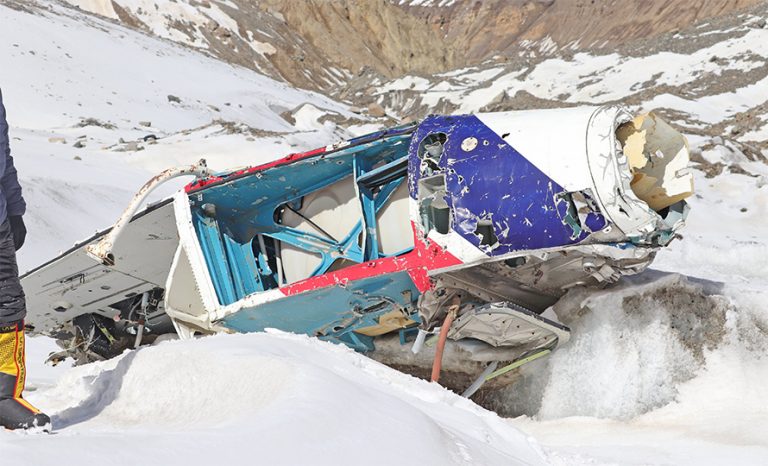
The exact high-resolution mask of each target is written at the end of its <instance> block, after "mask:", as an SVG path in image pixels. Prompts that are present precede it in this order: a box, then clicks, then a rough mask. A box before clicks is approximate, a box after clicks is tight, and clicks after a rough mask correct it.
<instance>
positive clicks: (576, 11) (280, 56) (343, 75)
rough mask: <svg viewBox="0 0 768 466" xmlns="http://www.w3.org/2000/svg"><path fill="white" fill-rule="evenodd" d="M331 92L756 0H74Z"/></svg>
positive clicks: (641, 30)
mask: <svg viewBox="0 0 768 466" xmlns="http://www.w3.org/2000/svg"><path fill="white" fill-rule="evenodd" d="M66 1H67V2H69V3H71V4H74V5H76V6H78V7H80V8H83V9H86V10H88V11H91V12H94V13H96V14H100V15H102V16H107V17H111V18H113V19H114V20H116V21H120V22H122V23H124V24H126V25H128V26H132V27H138V28H141V29H144V30H147V31H149V32H151V33H153V34H155V35H158V36H161V37H164V38H167V39H171V40H174V41H177V42H181V43H184V44H186V45H189V46H191V47H195V48H198V49H204V50H207V51H208V52H209V53H212V54H214V55H216V56H218V57H220V58H223V59H225V60H227V61H229V62H232V63H236V64H239V65H242V66H246V67H249V68H253V69H256V70H259V71H261V72H264V73H266V74H269V75H271V76H273V77H279V78H282V79H284V80H286V81H288V82H290V83H291V84H294V85H297V86H300V87H306V88H311V89H317V90H321V91H324V92H328V91H330V90H332V89H334V88H335V87H337V86H339V85H340V84H342V83H345V82H347V81H348V80H349V79H351V78H352V77H353V76H355V75H358V74H365V72H366V71H369V70H370V71H374V72H375V73H377V74H380V75H381V76H382V77H385V78H394V77H398V76H401V75H403V74H408V73H416V74H432V73H440V72H445V71H448V70H452V69H458V68H463V67H467V66H472V65H477V64H479V63H481V62H483V61H485V60H487V59H490V58H493V57H498V56H502V57H514V56H518V55H519V54H520V53H522V52H525V51H530V50H535V51H536V52H538V53H541V54H545V55H554V54H557V53H560V52H563V51H566V50H567V51H569V52H572V51H576V50H582V49H595V48H605V49H610V48H613V47H616V46H617V45H621V44H626V43H627V42H628V41H632V40H637V39H648V38H653V37H657V36H659V35H662V34H665V33H669V32H672V31H676V30H681V29H684V28H687V27H689V26H691V25H693V24H695V23H700V22H702V21H704V20H707V19H708V18H713V17H719V16H722V15H725V14H728V13H731V12H734V11H739V10H741V9H743V8H747V7H750V6H752V5H754V4H757V3H760V0H697V1H674V2H670V1H667V0H645V1H642V2H640V1H629V0H611V1H595V0H485V1H476V0H469V1H462V0H336V1H327V0H256V1H254V0H177V1H163V0H66Z"/></svg>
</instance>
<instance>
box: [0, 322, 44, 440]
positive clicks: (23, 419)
mask: <svg viewBox="0 0 768 466" xmlns="http://www.w3.org/2000/svg"><path fill="white" fill-rule="evenodd" d="M26 375H27V369H26V361H25V358H24V322H23V321H22V322H16V323H14V324H8V325H0V426H2V427H5V428H6V429H11V430H13V429H30V428H39V429H41V430H44V431H46V432H49V431H50V430H51V418H49V417H48V416H46V415H45V414H43V413H41V412H40V410H38V409H37V408H35V407H34V406H32V405H31V404H29V403H28V402H27V401H26V400H25V399H24V398H22V396H21V393H22V392H23V391H24V382H25V379H26Z"/></svg>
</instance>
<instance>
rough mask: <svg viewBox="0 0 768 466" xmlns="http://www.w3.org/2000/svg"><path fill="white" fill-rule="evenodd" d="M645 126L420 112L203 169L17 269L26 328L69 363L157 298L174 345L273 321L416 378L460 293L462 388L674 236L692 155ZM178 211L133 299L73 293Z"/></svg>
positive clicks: (137, 250)
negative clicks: (554, 313) (226, 167)
mask: <svg viewBox="0 0 768 466" xmlns="http://www.w3.org/2000/svg"><path fill="white" fill-rule="evenodd" d="M651 118H652V121H651V120H649V121H651V122H652V123H654V124H656V126H653V127H651V126H649V125H648V124H647V123H645V122H644V121H643V120H639V123H638V122H637V121H636V122H635V126H636V128H635V129H634V130H633V131H634V132H635V133H638V134H640V132H642V138H643V139H642V141H641V142H644V141H648V142H647V143H646V146H643V145H642V144H640V143H638V142H637V141H638V140H639V139H640V138H641V136H632V137H633V138H634V139H632V141H631V145H630V144H628V143H627V142H626V141H627V140H628V138H627V137H626V134H629V133H630V132H631V131H628V130H627V129H626V128H627V126H624V127H623V128H624V129H623V130H622V131H621V133H622V138H621V139H619V138H617V129H618V128H619V127H622V125H627V124H628V123H629V122H632V121H633V116H632V115H631V114H629V113H628V112H627V111H626V110H625V109H623V108H622V107H618V106H605V107H582V108H574V109H560V110H541V111H525V112H508V113H490V114H478V115H457V116H430V117H428V118H426V119H425V120H424V121H422V122H421V123H420V124H418V125H408V126H403V127H399V128H394V129H391V130H386V131H382V132H378V133H374V134H371V135H368V136H363V137H361V138H356V139H352V140H350V141H345V142H342V143H339V144H336V145H333V146H328V147H326V148H321V149H317V150H315V151H310V152H307V153H303V154H294V155H291V156H288V157H286V158H285V159H281V160H278V161H276V162H272V163H270V164H266V165H263V166H258V167H253V168H249V169H244V170H238V171H236V172H232V173H224V174H218V175H216V176H207V177H204V178H201V179H198V180H197V181H196V182H195V183H192V184H190V185H189V186H187V187H186V188H185V190H183V191H181V192H179V193H177V194H176V195H175V196H174V197H173V201H172V204H167V206H168V207H167V208H166V209H164V210H163V212H164V215H165V216H164V217H162V218H165V219H166V220H165V221H164V220H162V219H160V220H158V219H157V218H156V217H158V216H159V214H157V213H156V214H155V215H154V216H153V215H146V214H143V213H140V214H138V215H137V216H136V217H134V219H133V220H132V221H131V222H130V223H127V224H125V230H124V231H122V232H121V229H119V228H115V230H113V231H114V234H112V235H108V236H104V234H102V235H101V236H99V235H97V237H94V238H92V239H90V240H88V241H87V242H86V243H83V244H81V245H80V246H78V247H76V248H75V249H73V250H72V251H69V252H68V253H66V254H65V255H63V256H61V257H59V258H57V259H55V260H53V261H51V262H49V263H48V264H46V265H44V266H42V267H41V268H38V269H37V270H34V271H32V272H30V273H28V274H26V275H25V276H24V277H23V283H24V286H25V289H26V290H27V294H28V296H29V297H30V298H31V299H30V301H33V303H31V305H30V309H31V310H33V311H31V312H30V315H29V317H28V323H30V324H32V325H33V326H34V327H35V332H37V333H45V334H49V335H55V336H57V337H59V338H60V339H61V340H62V342H63V345H64V346H65V348H66V349H65V352H64V353H65V355H66V354H70V355H71V354H74V353H77V352H83V351H85V352H88V351H94V350H93V348H92V346H93V345H92V344H93V343H94V341H95V340H99V341H101V342H102V343H103V340H105V339H106V340H107V341H111V340H112V339H114V340H120V337H119V336H118V337H116V336H115V335H112V334H110V335H107V336H105V337H104V338H101V339H100V333H101V334H104V333H105V332H106V333H110V329H109V328H107V329H106V330H105V329H104V328H103V327H105V325H101V326H100V325H96V324H98V323H99V322H101V320H100V319H104V320H105V321H106V320H109V321H112V322H117V323H118V324H122V325H123V327H124V328H129V329H130V328H131V326H132V325H133V323H134V321H133V320H131V319H134V317H131V314H130V312H128V311H126V309H134V311H131V312H135V307H136V306H137V304H136V302H138V301H139V292H143V290H154V291H153V293H155V295H157V296H162V298H160V299H158V303H157V305H156V306H155V307H154V308H153V309H154V310H155V311H156V312H160V313H162V314H163V315H165V316H167V317H169V318H170V320H171V321H172V323H173V326H174V328H175V332H176V333H177V334H178V335H179V336H180V337H182V338H191V337H193V336H195V335H197V334H212V333H218V332H255V331H262V330H264V329H266V328H277V329H281V330H284V331H290V332H296V333H305V334H308V335H311V336H316V337H318V338H321V339H324V340H328V341H332V342H336V343H342V344H345V345H348V346H350V347H352V348H354V349H356V350H359V351H364V352H368V353H369V354H371V355H372V356H373V357H374V358H376V359H379V360H382V361H384V362H386V363H388V364H391V365H393V366H395V367H399V368H412V369H414V371H415V372H420V371H422V370H423V369H425V368H426V367H427V366H428V365H429V364H431V358H432V355H433V354H434V348H433V346H432V345H431V343H430V342H431V341H432V338H433V337H430V334H435V333H436V332H437V331H438V327H439V326H440V325H441V323H442V322H443V320H444V319H445V316H446V309H447V306H446V303H447V302H449V301H451V300H454V299H458V300H459V301H460V302H461V306H460V310H459V312H458V317H457V318H456V320H455V322H454V323H453V324H452V326H451V329H450V331H449V333H448V345H447V347H446V350H445V358H444V361H443V368H444V370H445V371H447V372H448V373H454V374H465V376H466V377H459V378H455V377H454V379H455V380H459V379H460V380H462V382H461V383H464V382H466V381H467V377H470V378H472V377H474V375H477V374H478V373H480V372H482V371H483V368H484V366H485V365H487V364H490V363H494V364H497V363H510V362H513V361H516V360H520V359H521V358H525V357H528V356H530V355H532V354H536V352H537V351H538V352H541V351H544V350H546V351H549V350H554V349H555V348H556V347H557V346H558V345H560V344H562V343H563V342H565V341H567V339H568V335H569V330H568V329H567V328H566V327H564V326H562V325H560V324H559V323H557V322H555V321H553V320H550V318H548V317H547V316H548V315H549V313H547V312H545V311H546V310H547V309H548V308H549V307H550V306H552V305H553V304H554V303H556V302H557V300H558V299H559V298H560V297H561V296H562V295H563V294H564V293H565V292H566V291H567V290H568V289H570V288H572V287H577V286H592V287H594V286H600V287H601V286H606V285H608V284H611V283H614V282H616V281H617V280H618V279H620V277H621V276H623V275H631V274H636V273H639V272H641V271H643V270H644V269H645V268H646V267H647V266H648V264H649V263H650V262H651V261H652V260H653V257H654V254H655V252H656V251H657V250H658V249H659V248H661V247H663V246H665V245H666V244H668V243H669V242H670V241H671V240H672V239H674V237H675V233H676V232H677V231H678V230H679V228H681V227H682V226H683V224H684V219H685V216H686V214H687V210H688V209H687V206H686V204H685V201H684V200H682V199H683V198H684V197H685V196H687V195H690V192H689V190H686V189H687V188H686V187H687V186H688V185H687V184H686V183H689V179H688V178H687V177H690V175H686V173H685V172H684V171H683V170H681V164H683V165H684V163H685V162H687V145H686V144H684V139H682V141H683V143H681V142H680V141H679V140H674V141H673V140H672V138H677V137H680V138H682V136H680V135H679V134H677V133H674V134H672V133H669V132H668V130H667V128H666V127H664V126H663V125H662V124H661V123H656V121H657V120H656V118H657V117H655V116H652V117H651ZM642 125H645V126H642ZM655 128H658V131H657V132H656V133H654V132H653V131H654V129H655ZM632 134H634V133H632ZM625 146H626V149H625ZM644 147H645V148H644ZM659 147H662V148H664V147H675V148H676V149H675V150H676V151H677V152H676V153H675V154H666V153H664V151H662V150H658V148H659ZM632 151H634V152H632ZM625 152H626V153H628V154H630V156H631V157H632V159H633V165H632V166H630V164H629V163H628V159H627V156H626V155H625ZM642 157H646V159H647V160H648V161H649V163H650V162H652V164H653V165H648V166H649V167H651V168H652V169H653V171H651V170H650V169H648V168H647V167H645V164H644V163H643V159H642ZM638 161H639V162H638ZM667 165H668V166H669V167H670V169H669V170H667V171H665V170H666V166H667ZM641 169H642V170H645V171H644V172H642V173H641V172H640V170H641ZM686 176H687V177H686ZM643 177H645V178H643ZM638 180H639V181H641V182H642V183H643V186H645V188H644V190H643V192H642V193H640V194H639V195H638V194H636V193H635V192H633V189H632V185H633V183H634V184H635V186H639V185H638ZM652 183H655V184H654V185H652ZM651 185H652V186H651ZM673 188H674V189H673ZM691 189H692V186H691ZM645 193H652V194H653V196H655V197H654V199H653V201H651V202H653V203H655V205H657V206H658V205H664V207H663V208H660V209H659V210H658V211H656V210H653V209H651V208H650V207H649V205H648V203H647V202H645V201H644V200H643V199H641V197H642V196H644V195H645ZM667 200H668V201H669V202H667V203H666V204H664V202H665V201H667ZM171 207H172V209H171ZM170 215H172V217H173V223H175V229H176V231H157V232H152V234H157V235H161V236H164V237H169V236H175V237H177V238H178V241H177V242H176V241H174V243H173V245H172V247H174V248H175V253H174V254H173V258H172V260H170V257H169V258H168V259H165V260H164V262H163V264H165V265H164V266H163V267H162V269H161V270H160V271H155V272H154V273H153V275H152V276H151V277H149V276H148V277H146V278H145V283H144V284H141V283H140V284H136V285H132V286H133V288H130V289H135V290H137V291H136V292H134V293H133V294H131V293H128V294H125V293H122V294H119V295H117V294H114V293H112V294H110V293H106V292H105V293H103V296H102V295H98V296H97V297H96V298H95V299H94V295H93V294H92V293H91V294H88V293H84V292H85V291H86V290H87V291H89V292H92V291H94V290H95V291H96V292H97V294H98V292H99V290H103V289H105V287H107V289H110V288H111V284H112V281H113V280H115V277H118V276H119V275H120V274H121V273H127V272H123V271H121V269H120V267H121V264H120V263H119V262H118V263H115V262H114V261H113V262H111V263H110V262H109V261H105V260H104V257H105V256H104V254H97V256H98V258H99V264H96V265H94V264H91V265H90V266H86V265H85V264H84V262H83V260H84V259H83V257H84V256H85V255H86V252H85V251H86V249H87V250H89V251H95V250H103V248H104V246H103V244H105V243H104V242H106V243H108V244H109V245H110V246H109V248H111V247H112V242H114V247H115V249H118V250H120V253H121V257H123V259H121V260H123V261H127V263H125V264H123V265H122V267H128V266H129V264H128V263H131V264H140V263H142V262H146V263H152V262H153V260H154V259H153V257H152V255H149V254H144V251H143V249H142V247H141V242H142V238H143V240H148V238H149V233H147V231H148V230H152V229H153V228H160V225H167V224H169V222H168V221H167V220H170V218H169V217H168V216H170ZM153 218H154V220H153ZM150 221H151V222H152V223H150ZM124 223H125V222H123V223H119V224H118V225H122V224H124ZM121 234H122V236H120V235H121ZM99 240H100V241H101V244H102V246H96V242H97V241H99ZM121 241H122V244H123V247H122V249H121ZM169 245H170V243H169ZM129 246H130V247H129ZM168 260H170V263H168ZM80 269H82V270H80ZM134 269H136V267H134ZM134 269H131V271H130V274H133V275H131V277H132V278H136V277H138V279H141V271H140V268H138V270H134ZM72 277H77V279H74V280H73V278H72ZM52 284H53V285H52ZM85 295H87V298H88V301H87V302H85V300H86V298H85ZM118 298H119V299H118ZM126 300H127V301H126ZM115 301H120V303H121V305H120V306H116V305H115V304H116V303H115ZM52 309H53V310H52ZM57 314H58V315H57ZM83 315H89V316H92V317H91V322H96V324H94V325H92V327H93V328H95V330H94V331H92V332H91V333H90V334H89V335H90V337H88V336H84V335H86V333H85V332H84V331H83V329H82V328H79V327H78V324H76V323H73V322H74V321H75V318H80V319H81V320H82V317H81V316H83ZM107 327H108V326H107ZM123 327H121V328H123ZM158 327H159V326H158ZM149 331H150V332H151V331H152V328H149ZM94 335H95V336H94ZM414 337H415V338H416V341H415V342H414V343H412V340H413V338H414ZM88 338H90V339H91V341H89V340H88ZM412 350H413V351H412ZM101 356H104V355H103V354H101ZM416 369H418V370H416ZM486 372H488V371H486ZM448 379H449V380H450V379H451V378H450V377H449V378H448ZM441 380H442V379H441ZM455 388H457V389H463V388H466V387H455Z"/></svg>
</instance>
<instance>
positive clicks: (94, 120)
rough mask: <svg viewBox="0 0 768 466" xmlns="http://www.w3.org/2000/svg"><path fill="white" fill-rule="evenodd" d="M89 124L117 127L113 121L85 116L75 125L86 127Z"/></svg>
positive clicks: (110, 127) (108, 127)
mask: <svg viewBox="0 0 768 466" xmlns="http://www.w3.org/2000/svg"><path fill="white" fill-rule="evenodd" d="M87 126H98V127H100V128H105V129H115V128H117V126H115V125H113V124H112V123H109V122H104V121H101V120H99V119H97V118H83V119H81V120H80V122H78V123H77V124H76V125H75V127H76V128H85V127H87Z"/></svg>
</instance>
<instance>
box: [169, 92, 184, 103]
mask: <svg viewBox="0 0 768 466" xmlns="http://www.w3.org/2000/svg"><path fill="white" fill-rule="evenodd" d="M168 102H171V103H175V104H180V103H181V99H180V98H178V97H176V96H175V95H173V94H168Z"/></svg>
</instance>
